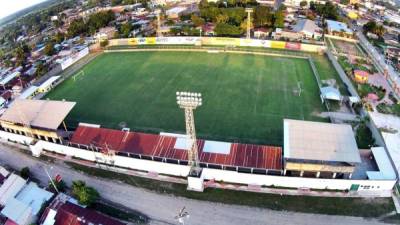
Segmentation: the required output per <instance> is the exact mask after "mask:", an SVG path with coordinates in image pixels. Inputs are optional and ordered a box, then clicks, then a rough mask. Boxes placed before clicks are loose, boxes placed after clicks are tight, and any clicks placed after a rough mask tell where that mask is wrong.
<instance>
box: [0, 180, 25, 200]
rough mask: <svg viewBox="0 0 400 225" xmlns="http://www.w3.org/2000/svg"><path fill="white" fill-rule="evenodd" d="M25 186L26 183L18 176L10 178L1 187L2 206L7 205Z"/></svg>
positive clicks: (0, 198)
mask: <svg viewBox="0 0 400 225" xmlns="http://www.w3.org/2000/svg"><path fill="white" fill-rule="evenodd" d="M25 184H26V181H25V180H24V179H22V178H21V177H20V176H18V175H15V174H11V175H10V176H8V178H7V179H6V180H5V181H4V183H3V185H1V187H0V205H5V204H6V203H7V201H8V200H10V199H12V198H14V197H15V195H16V194H17V193H18V192H19V191H20V190H21V189H22V188H23V187H24V185H25Z"/></svg>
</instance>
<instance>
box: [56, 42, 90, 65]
mask: <svg viewBox="0 0 400 225" xmlns="http://www.w3.org/2000/svg"><path fill="white" fill-rule="evenodd" d="M87 54H89V48H88V47H86V48H84V49H82V50H81V51H79V52H77V53H75V54H72V55H71V56H69V57H68V58H66V59H65V60H64V61H63V62H62V63H60V65H61V69H62V70H65V69H66V68H68V67H69V66H71V65H72V64H74V63H75V62H77V61H78V60H80V59H82V58H83V57H85V56H86V55H87Z"/></svg>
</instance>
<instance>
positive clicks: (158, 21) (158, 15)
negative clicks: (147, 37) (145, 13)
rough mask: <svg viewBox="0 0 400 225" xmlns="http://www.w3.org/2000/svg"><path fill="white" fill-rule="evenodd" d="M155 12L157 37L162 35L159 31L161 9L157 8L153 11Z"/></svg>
mask: <svg viewBox="0 0 400 225" xmlns="http://www.w3.org/2000/svg"><path fill="white" fill-rule="evenodd" d="M155 13H156V14H157V37H162V33H161V19H160V14H161V10H159V9H157V10H156V11H155Z"/></svg>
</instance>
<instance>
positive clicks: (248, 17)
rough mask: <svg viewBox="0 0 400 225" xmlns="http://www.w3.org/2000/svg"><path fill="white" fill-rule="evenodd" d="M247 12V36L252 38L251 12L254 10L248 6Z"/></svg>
mask: <svg viewBox="0 0 400 225" xmlns="http://www.w3.org/2000/svg"><path fill="white" fill-rule="evenodd" d="M246 12H247V34H246V38H247V39H250V29H251V18H250V14H251V13H252V12H253V9H252V8H246Z"/></svg>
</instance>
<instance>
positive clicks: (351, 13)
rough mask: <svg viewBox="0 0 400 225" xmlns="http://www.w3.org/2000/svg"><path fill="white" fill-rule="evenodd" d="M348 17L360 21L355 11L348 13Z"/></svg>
mask: <svg viewBox="0 0 400 225" xmlns="http://www.w3.org/2000/svg"><path fill="white" fill-rule="evenodd" d="M347 17H349V18H350V19H352V20H356V19H358V14H357V13H356V12H354V11H349V12H348V13H347Z"/></svg>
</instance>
